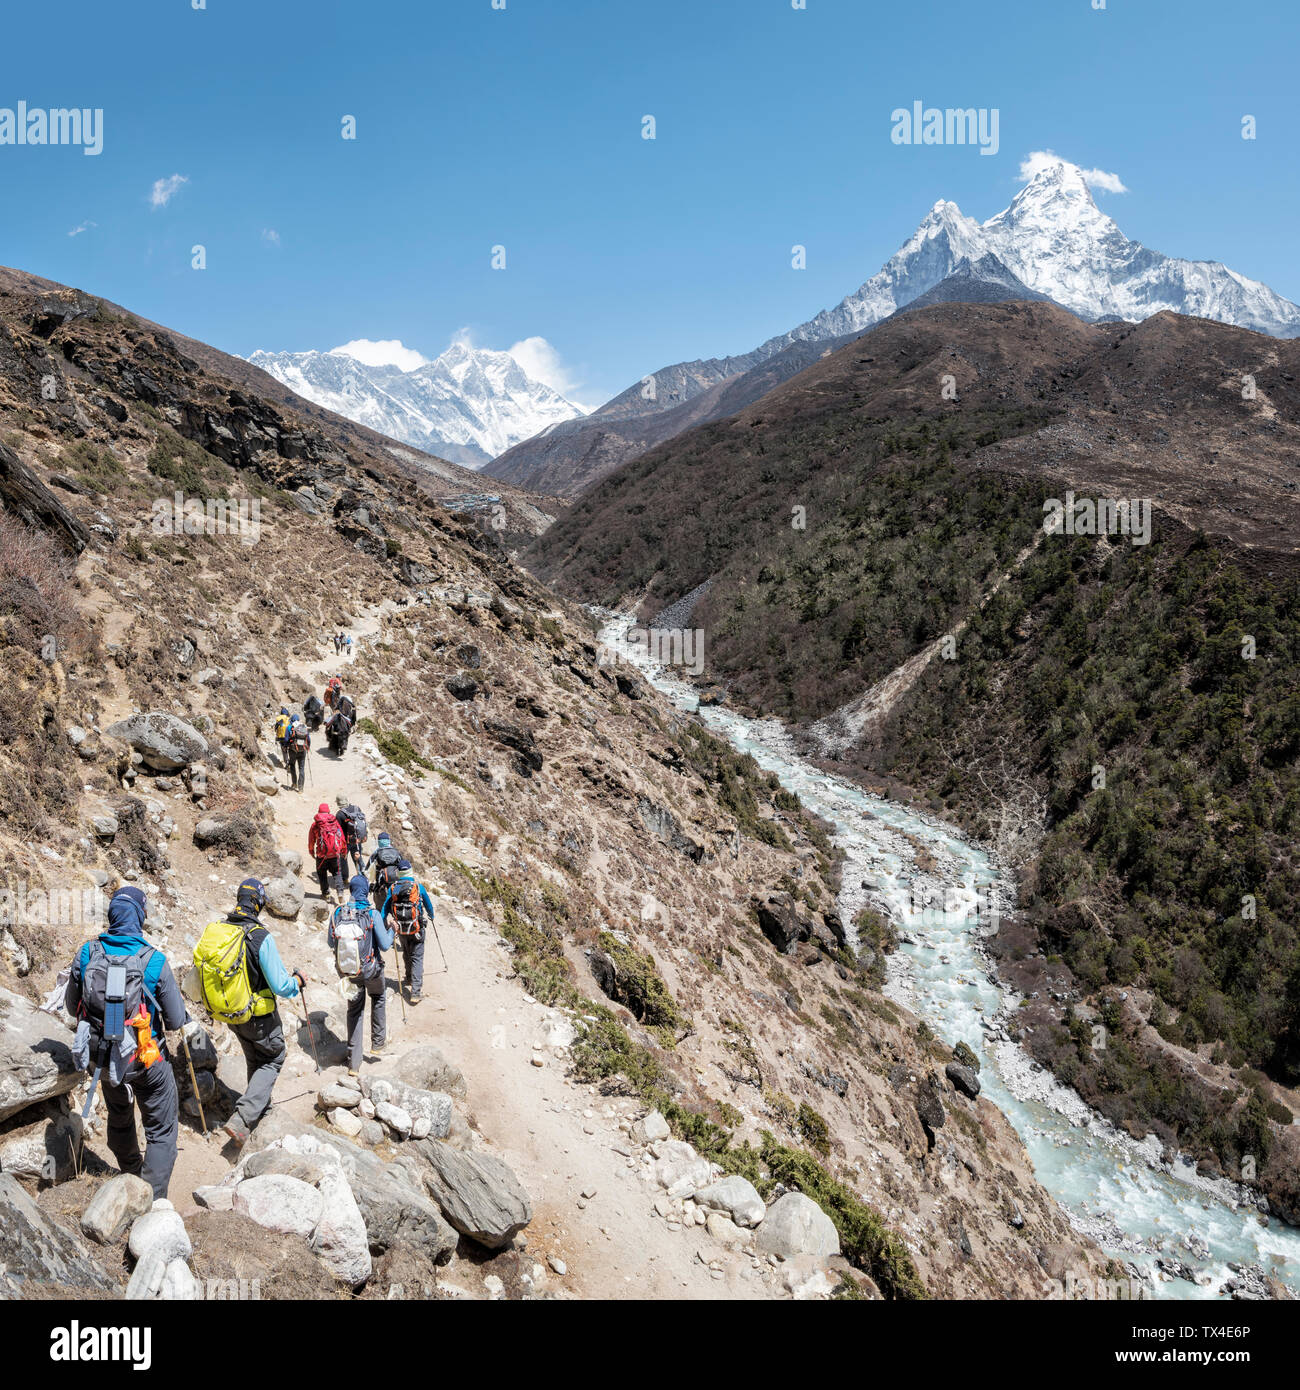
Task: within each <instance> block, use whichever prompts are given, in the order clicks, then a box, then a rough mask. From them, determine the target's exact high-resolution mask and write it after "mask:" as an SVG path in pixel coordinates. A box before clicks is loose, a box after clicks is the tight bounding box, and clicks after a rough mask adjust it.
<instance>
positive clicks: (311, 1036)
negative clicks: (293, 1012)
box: [298, 983, 320, 1076]
mask: <svg viewBox="0 0 1300 1390" xmlns="http://www.w3.org/2000/svg"><path fill="white" fill-rule="evenodd" d="M298 997H299V998H300V999H301V1000H302V1017H303V1022H304V1023H306V1025H307V1041H308V1042H309V1043H311V1056H312V1061H313V1062H315V1063H316V1075H317V1076H319V1075H320V1058H319V1057H318V1056H317V1055H316V1034H315V1033H313V1032H312V1028H311V1014H309V1013H308V1012H307V991H306V990H305V989H304V988H303V987H302V985H301V983H300V984H299V986H298Z"/></svg>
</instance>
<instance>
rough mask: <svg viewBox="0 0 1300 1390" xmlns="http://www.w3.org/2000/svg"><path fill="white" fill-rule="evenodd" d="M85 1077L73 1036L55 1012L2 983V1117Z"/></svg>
mask: <svg viewBox="0 0 1300 1390" xmlns="http://www.w3.org/2000/svg"><path fill="white" fill-rule="evenodd" d="M83 1077H84V1073H83V1072H81V1071H79V1070H78V1069H77V1068H76V1067H75V1066H73V1063H72V1038H71V1036H70V1035H69V1034H68V1032H67V1030H66V1029H65V1028H63V1027H62V1026H61V1025H60V1024H58V1023H56V1022H55V1020H54V1019H53V1018H51V1017H50V1015H49V1014H46V1013H42V1012H41V1011H40V1010H39V1009H37V1008H36V1007H35V1006H34V1005H32V1004H29V1003H28V1002H27V1000H26V999H23V998H21V997H20V996H19V995H17V994H11V993H10V992H9V991H8V990H5V989H0V1120H6V1119H8V1118H9V1116H10V1115H16V1114H17V1113H18V1112H19V1111H20V1110H26V1109H27V1107H28V1106H31V1105H39V1104H40V1103H41V1101H44V1100H49V1099H50V1098H51V1097H53V1096H61V1095H63V1094H65V1093H66V1092H68V1091H70V1090H72V1088H73V1087H74V1086H75V1085H77V1083H78V1082H79V1081H81V1080H82V1079H83Z"/></svg>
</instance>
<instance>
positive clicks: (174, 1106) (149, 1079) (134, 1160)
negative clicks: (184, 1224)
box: [100, 1056, 180, 1197]
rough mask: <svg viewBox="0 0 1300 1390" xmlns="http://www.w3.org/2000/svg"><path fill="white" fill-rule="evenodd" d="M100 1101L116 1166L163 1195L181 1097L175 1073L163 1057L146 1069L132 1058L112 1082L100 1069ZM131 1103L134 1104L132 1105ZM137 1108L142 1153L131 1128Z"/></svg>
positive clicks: (173, 1152)
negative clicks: (117, 1080)
mask: <svg viewBox="0 0 1300 1390" xmlns="http://www.w3.org/2000/svg"><path fill="white" fill-rule="evenodd" d="M100 1084H101V1086H102V1087H103V1091H104V1104H105V1106H106V1107H107V1109H108V1125H107V1133H106V1138H107V1139H108V1147H109V1149H110V1150H111V1151H112V1154H113V1157H114V1158H115V1159H117V1163H118V1167H119V1168H121V1170H122V1171H123V1172H124V1173H135V1174H136V1175H137V1176H138V1177H141V1178H143V1179H144V1180H145V1182H147V1183H148V1184H149V1186H150V1187H151V1188H153V1195H154V1196H155V1197H165V1196H166V1195H167V1184H168V1183H169V1182H170V1181H171V1176H172V1169H173V1168H174V1167H175V1166H176V1133H177V1128H178V1125H179V1122H180V1097H179V1096H178V1094H177V1091H176V1076H175V1073H174V1072H173V1071H172V1069H171V1065H170V1063H169V1062H168V1060H167V1058H166V1057H165V1056H163V1057H160V1058H159V1059H158V1060H157V1061H156V1062H155V1063H154V1064H153V1066H151V1067H142V1066H141V1065H140V1064H139V1063H138V1062H133V1063H132V1064H131V1065H130V1066H129V1067H128V1068H127V1069H126V1075H125V1076H124V1077H123V1079H122V1085H120V1086H114V1085H113V1083H112V1082H111V1081H110V1080H109V1079H108V1068H107V1067H105V1069H104V1074H103V1076H102V1077H101V1082H100ZM133 1102H134V1103H133ZM136 1105H138V1106H139V1107H140V1119H141V1120H142V1121H143V1123H144V1156H143V1158H142V1157H141V1155H140V1141H139V1138H138V1137H137V1135H136V1131H135V1107H136Z"/></svg>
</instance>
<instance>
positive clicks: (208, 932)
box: [194, 878, 304, 1147]
mask: <svg viewBox="0 0 1300 1390" xmlns="http://www.w3.org/2000/svg"><path fill="white" fill-rule="evenodd" d="M265 906H266V890H265V889H264V888H263V887H262V883H261V880H260V879H256V878H246V879H245V880H244V881H243V883H241V884H240V885H239V890H238V893H237V894H236V897H235V906H234V908H233V909H232V910H231V911H230V912H229V913H228V914H227V915H226V917H225V918H224V919H222V920H220V921H216V922H209V923H208V925H207V926H206V927H205V928H204V930H203V935H202V936H201V937H200V938H199V942H198V945H197V946H195V948H194V964H195V967H196V968H197V970H198V972H199V983H200V988H201V989H202V991H203V1002H204V1003H205V1004H206V1005H207V1007H208V1012H209V1013H211V1015H212V1017H213V1018H215V1019H218V1020H219V1021H221V1022H222V1023H227V1024H229V1025H230V1031H231V1032H232V1033H233V1034H234V1035H235V1037H236V1038H238V1039H239V1046H240V1047H241V1048H242V1049H243V1053H244V1061H245V1062H246V1063H247V1066H248V1082H247V1089H246V1090H245V1091H244V1094H243V1095H242V1096H240V1097H239V1099H238V1100H237V1101H236V1102H235V1110H234V1113H233V1114H232V1115H231V1117H230V1119H229V1120H227V1121H226V1124H225V1133H226V1134H227V1135H229V1137H230V1138H231V1139H232V1140H234V1142H235V1143H236V1144H238V1145H240V1146H241V1147H242V1146H243V1145H244V1144H245V1143H246V1142H247V1140H248V1136H249V1134H250V1133H251V1132H252V1130H253V1127H254V1126H255V1125H256V1124H257V1122H258V1121H259V1120H260V1119H261V1118H262V1116H263V1115H265V1114H266V1112H267V1110H268V1109H269V1108H270V1105H271V1092H272V1091H273V1090H274V1089H275V1083H276V1080H277V1078H278V1077H279V1075H280V1068H281V1067H282V1066H284V1059H285V1055H286V1053H287V1052H288V1049H287V1047H286V1046H285V1041H284V1026H283V1024H282V1023H281V1021H280V1011H279V1008H278V1007H277V1005H276V1000H277V998H278V999H297V998H298V996H299V995H300V994H301V993H302V990H303V987H304V980H303V977H302V973H301V972H300V971H297V970H294V971H289V970H286V969H285V966H284V962H283V961H282V960H281V959H280V951H279V948H278V947H277V946H276V944H275V937H273V936H272V935H271V933H270V931H269V930H268V929H267V928H266V927H264V926H263V925H262V924H261V922H259V921H258V917H257V914H258V913H259V912H261V910H262V908H263V907H265Z"/></svg>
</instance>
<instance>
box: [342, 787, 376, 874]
mask: <svg viewBox="0 0 1300 1390" xmlns="http://www.w3.org/2000/svg"><path fill="white" fill-rule="evenodd" d="M335 819H336V820H337V821H338V823H339V824H340V825H341V826H342V827H343V833H344V834H345V835H346V836H347V839H348V853H349V854H350V855H351V856H352V859H353V862H354V863H355V864H356V866H357V873H359V874H363V873H365V871H366V867H365V845H366V835H367V833H368V827H367V826H366V813H365V812H364V811H363V810H362V809H361V807H360V806H353V805H352V804H351V802H349V801H348V799H347V797H346V796H341V797H339V799H338V810H337V811H336V812H335Z"/></svg>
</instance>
